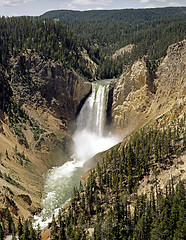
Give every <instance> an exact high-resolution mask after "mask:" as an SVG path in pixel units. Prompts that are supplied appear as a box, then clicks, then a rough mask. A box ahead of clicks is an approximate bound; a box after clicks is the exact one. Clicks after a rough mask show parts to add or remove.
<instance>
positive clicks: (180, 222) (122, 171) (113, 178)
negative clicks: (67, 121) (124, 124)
mask: <svg viewBox="0 0 186 240" xmlns="http://www.w3.org/2000/svg"><path fill="white" fill-rule="evenodd" d="M185 120H186V116H184V117H183V118H181V119H178V120H176V121H173V122H172V123H171V124H169V126H161V127H159V123H158V122H156V123H155V124H154V125H152V126H149V127H148V126H147V127H144V128H142V129H141V130H140V131H138V132H136V133H134V134H133V136H132V137H131V139H130V140H129V141H128V142H126V144H125V145H123V146H121V145H117V146H115V147H113V148H112V149H111V150H110V151H109V152H107V153H106V154H105V157H104V159H103V161H102V162H101V163H99V164H98V165H97V167H96V168H95V169H94V170H92V171H91V173H90V176H89V178H88V180H87V182H86V183H85V185H82V184H81V183H80V187H79V189H76V188H75V189H74V197H73V198H72V200H71V202H70V204H69V205H68V206H67V207H66V208H65V209H63V210H62V211H60V212H59V216H58V219H55V218H53V221H52V223H50V224H49V229H50V231H51V239H55V240H58V239H60V240H62V239H63V240H66V239H79V240H80V239H95V240H98V239H100V240H101V239H123V240H124V239H136V240H141V239H147V240H148V239H153V240H155V239H161V240H163V239H165V240H167V239H170V240H172V239H173V240H177V239H180V240H181V239H185V237H186V231H185V229H186V228H185V226H186V225H185V224H186V205H185V204H186V201H185V193H186V192H185V186H184V182H181V181H180V182H179V183H178V184H177V185H175V184H174V179H173V178H171V179H170V181H169V184H168V185H167V186H166V188H165V189H162V188H160V186H159V184H158V181H157V179H156V172H158V171H159V170H160V169H165V168H166V167H169V166H171V165H172V164H173V161H174V159H175V158H176V157H179V156H180V155H181V154H182V153H183V152H184V151H185V147H186V134H185ZM152 170H153V171H154V180H153V181H154V183H155V184H154V188H153V187H152V188H151V193H150V195H140V196H139V195H137V189H138V186H139V181H140V180H142V179H143V178H144V177H145V176H146V175H148V174H149V173H150V171H152ZM1 221H2V224H0V236H1V238H0V239H3V236H4V232H5V233H13V234H14V235H15V234H16V232H17V233H18V236H19V238H20V239H24V240H26V239H27V240H32V239H40V231H39V229H38V230H34V229H33V227H32V225H31V223H30V222H29V221H26V222H25V223H24V224H23V223H22V222H21V220H19V224H18V228H17V230H16V229H15V226H14V224H12V222H11V216H10V213H9V212H8V211H7V212H6V214H5V216H4V217H3V218H2V219H1ZM91 228H94V233H93V236H92V237H90V236H89V234H88V232H87V230H88V229H91Z"/></svg>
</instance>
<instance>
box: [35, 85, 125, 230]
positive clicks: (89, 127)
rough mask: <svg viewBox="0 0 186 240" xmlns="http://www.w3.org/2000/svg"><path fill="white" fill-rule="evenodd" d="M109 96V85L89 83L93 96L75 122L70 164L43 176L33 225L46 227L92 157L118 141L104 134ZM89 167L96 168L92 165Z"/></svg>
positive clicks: (116, 138) (63, 203)
mask: <svg viewBox="0 0 186 240" xmlns="http://www.w3.org/2000/svg"><path fill="white" fill-rule="evenodd" d="M108 93H109V82H108V81H106V82H105V81H101V84H100V81H98V82H96V83H93V84H92V93H91V95H90V96H89V97H88V99H87V100H86V102H85V104H84V105H83V107H82V109H81V111H80V113H79V116H78V118H77V121H76V125H77V129H76V132H75V133H74V135H73V140H74V149H73V151H74V154H73V155H72V157H71V158H72V161H68V162H66V163H65V164H63V165H62V166H61V167H55V168H53V169H50V170H49V171H48V172H47V174H46V176H45V184H44V194H43V210H42V212H41V213H40V215H39V216H35V218H34V219H35V222H34V225H35V227H37V225H38V224H39V225H40V227H41V228H44V227H45V226H47V224H48V223H49V222H50V221H51V220H52V216H53V214H54V215H55V216H56V215H57V214H58V212H59V209H60V208H62V207H63V206H64V205H65V204H66V203H67V202H68V201H70V199H71V197H72V193H73V189H74V187H79V183H80V179H81V176H82V174H84V173H85V172H86V171H88V169H89V168H90V165H89V167H87V165H88V164H86V163H88V162H89V161H91V158H92V157H93V156H94V155H95V154H97V153H98V152H102V151H105V150H107V149H109V148H110V147H112V146H113V145H115V144H117V143H118V142H119V141H120V140H121V139H119V138H118V137H116V136H114V135H110V134H106V133H105V131H104V126H105V121H106V111H107V102H108ZM91 166H95V164H94V163H92V164H91Z"/></svg>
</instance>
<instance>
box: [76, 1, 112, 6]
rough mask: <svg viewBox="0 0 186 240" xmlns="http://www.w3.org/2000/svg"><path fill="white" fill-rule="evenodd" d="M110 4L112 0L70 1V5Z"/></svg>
mask: <svg viewBox="0 0 186 240" xmlns="http://www.w3.org/2000/svg"><path fill="white" fill-rule="evenodd" d="M112 2H114V0H100V1H98V0H95V1H94V0H72V4H76V5H83V6H86V5H109V4H111V3H112Z"/></svg>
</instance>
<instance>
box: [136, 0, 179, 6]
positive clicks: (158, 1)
mask: <svg viewBox="0 0 186 240" xmlns="http://www.w3.org/2000/svg"><path fill="white" fill-rule="evenodd" d="M140 3H143V4H144V3H147V4H148V6H146V7H161V6H181V5H182V4H181V1H179V0H178V1H175V0H140Z"/></svg>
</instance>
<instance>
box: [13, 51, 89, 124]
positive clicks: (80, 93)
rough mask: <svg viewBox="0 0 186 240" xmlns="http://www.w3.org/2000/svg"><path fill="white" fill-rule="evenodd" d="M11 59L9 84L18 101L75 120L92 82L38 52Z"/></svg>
mask: <svg viewBox="0 0 186 240" xmlns="http://www.w3.org/2000/svg"><path fill="white" fill-rule="evenodd" d="M11 62H12V70H11V87H12V89H13V93H14V96H16V98H17V100H19V101H21V102H24V103H25V102H26V103H28V105H33V107H34V108H35V109H38V108H42V109H44V108H45V109H47V110H49V111H50V112H51V113H52V115H53V116H54V117H56V118H61V119H66V120H69V119H74V118H75V116H76V112H77V108H78V106H79V104H80V103H81V101H82V99H84V98H86V97H87V95H88V94H89V93H90V91H91V84H90V83H89V82H86V81H85V80H84V79H83V78H82V77H80V76H79V75H78V74H76V73H75V72H74V71H72V70H68V69H67V68H64V66H63V65H62V64H61V63H56V62H53V61H51V60H48V61H46V60H43V59H42V58H41V57H40V56H39V55H37V54H31V53H30V52H27V53H24V54H22V55H20V56H19V57H17V58H16V59H12V61H11ZM25 66H26V70H25Z"/></svg>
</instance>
